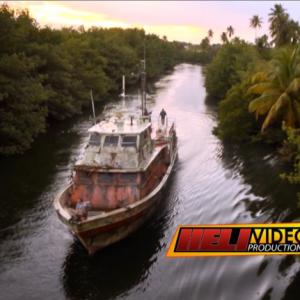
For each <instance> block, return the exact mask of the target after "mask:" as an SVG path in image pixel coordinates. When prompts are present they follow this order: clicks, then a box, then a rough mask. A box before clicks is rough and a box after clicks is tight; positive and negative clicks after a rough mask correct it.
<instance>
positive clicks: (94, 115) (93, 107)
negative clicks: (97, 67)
mask: <svg viewBox="0 0 300 300" xmlns="http://www.w3.org/2000/svg"><path fill="white" fill-rule="evenodd" d="M91 101H92V110H93V118H94V124H96V114H95V105H94V97H93V90H91Z"/></svg>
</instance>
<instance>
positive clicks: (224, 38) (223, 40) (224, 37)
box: [221, 32, 228, 44]
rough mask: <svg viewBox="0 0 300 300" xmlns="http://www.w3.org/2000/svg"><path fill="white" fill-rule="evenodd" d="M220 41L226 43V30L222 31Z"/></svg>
mask: <svg viewBox="0 0 300 300" xmlns="http://www.w3.org/2000/svg"><path fill="white" fill-rule="evenodd" d="M221 41H222V42H223V44H225V43H228V37H227V34H226V32H222V34H221Z"/></svg>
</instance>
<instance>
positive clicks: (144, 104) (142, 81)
mask: <svg viewBox="0 0 300 300" xmlns="http://www.w3.org/2000/svg"><path fill="white" fill-rule="evenodd" d="M141 90H142V116H144V115H145V110H146V47H145V41H144V59H143V60H142V72H141Z"/></svg>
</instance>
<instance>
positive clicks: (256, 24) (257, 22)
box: [250, 15, 262, 39]
mask: <svg viewBox="0 0 300 300" xmlns="http://www.w3.org/2000/svg"><path fill="white" fill-rule="evenodd" d="M261 24H262V19H261V18H260V17H259V16H258V15H254V16H253V17H252V18H251V19H250V27H252V28H254V30H255V39H256V34H257V28H261Z"/></svg>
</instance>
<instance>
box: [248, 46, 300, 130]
mask: <svg viewBox="0 0 300 300" xmlns="http://www.w3.org/2000/svg"><path fill="white" fill-rule="evenodd" d="M252 83H253V85H252V86H251V87H250V88H249V90H248V93H250V94H254V95H256V96H257V97H256V98H255V99H254V100H252V101H251V102H250V104H249V111H250V112H252V113H255V114H256V117H257V118H258V116H265V118H264V122H263V124H262V127H261V132H264V131H265V129H266V128H267V127H269V126H270V125H271V124H273V123H274V122H275V121H284V122H285V124H286V125H287V126H288V127H298V126H300V96H299V95H300V52H299V49H294V50H291V49H283V50H281V51H280V52H279V54H278V55H277V56H275V58H274V59H273V60H272V61H271V64H270V67H269V70H268V71H265V72H259V73H257V74H255V75H254V77H253V78H252Z"/></svg>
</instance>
